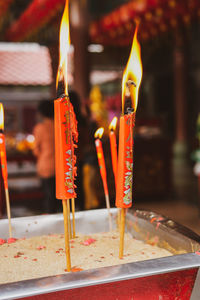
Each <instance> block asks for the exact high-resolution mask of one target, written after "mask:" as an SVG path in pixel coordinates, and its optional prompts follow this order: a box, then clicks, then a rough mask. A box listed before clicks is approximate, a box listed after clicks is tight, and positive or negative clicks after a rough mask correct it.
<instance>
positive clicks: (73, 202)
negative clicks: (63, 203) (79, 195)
mask: <svg viewBox="0 0 200 300" xmlns="http://www.w3.org/2000/svg"><path fill="white" fill-rule="evenodd" d="M71 201H72V228H73V236H72V237H73V239H74V238H75V237H76V229H75V199H74V198H72V199H71Z"/></svg>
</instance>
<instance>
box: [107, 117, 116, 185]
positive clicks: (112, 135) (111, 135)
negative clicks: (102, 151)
mask: <svg viewBox="0 0 200 300" xmlns="http://www.w3.org/2000/svg"><path fill="white" fill-rule="evenodd" d="M116 126H117V117H114V118H113V119H112V121H111V123H110V125H109V130H110V133H109V138H110V151H111V158H112V167H113V173H114V177H115V188H116V186H117V141H116V135H115V129H116Z"/></svg>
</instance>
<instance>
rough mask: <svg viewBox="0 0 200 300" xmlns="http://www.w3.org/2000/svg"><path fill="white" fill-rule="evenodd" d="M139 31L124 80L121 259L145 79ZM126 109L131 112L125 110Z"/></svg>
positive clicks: (118, 199)
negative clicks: (139, 99)
mask: <svg viewBox="0 0 200 300" xmlns="http://www.w3.org/2000/svg"><path fill="white" fill-rule="evenodd" d="M137 31H138V26H137V27H136V30H135V34H134V38H133V43H132V48H131V53H130V56H129V59H128V63H127V65H126V68H125V70H124V74H123V79H122V116H121V117H120V128H119V153H118V169H117V170H118V177H117V191H116V206H117V207H118V208H121V217H120V247H119V257H120V258H122V257H123V252H124V232H125V216H126V209H127V208H129V207H131V206H132V184H133V174H132V173H133V127H134V124H135V112H136V109H137V102H138V92H139V87H140V83H141V79H142V63H141V54H140V45H139V43H138V41H137ZM127 88H128V96H129V97H130V98H131V102H130V104H129V105H126V104H127V103H125V97H126V96H127V95H126V90H127ZM125 107H127V108H126V109H125ZM119 172H120V175H119Z"/></svg>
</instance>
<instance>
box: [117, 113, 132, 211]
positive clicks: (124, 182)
mask: <svg viewBox="0 0 200 300" xmlns="http://www.w3.org/2000/svg"><path fill="white" fill-rule="evenodd" d="M134 123H135V114H134V113H133V112H131V113H129V114H127V115H124V116H121V117H120V130H119V158H118V170H119V174H120V175H119V178H118V181H117V191H116V206H117V207H120V208H129V207H131V206H132V183H133V126H134Z"/></svg>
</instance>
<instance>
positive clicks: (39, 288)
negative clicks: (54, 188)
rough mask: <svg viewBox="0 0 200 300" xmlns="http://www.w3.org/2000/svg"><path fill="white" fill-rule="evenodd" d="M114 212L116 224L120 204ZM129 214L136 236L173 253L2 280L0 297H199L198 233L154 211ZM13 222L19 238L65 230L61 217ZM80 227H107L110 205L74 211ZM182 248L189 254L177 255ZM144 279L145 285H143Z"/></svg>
mask: <svg viewBox="0 0 200 300" xmlns="http://www.w3.org/2000/svg"><path fill="white" fill-rule="evenodd" d="M111 212H112V218H113V226H115V225H116V218H117V209H115V208H113V209H111ZM126 219H127V224H126V230H127V231H128V232H130V233H131V234H132V236H133V237H135V238H137V239H140V240H144V241H146V242H152V243H156V244H158V246H161V247H163V248H166V249H168V250H170V251H172V252H173V253H174V255H173V256H170V257H163V258H159V259H153V260H146V261H140V262H134V263H128V264H123V265H117V266H112V267H104V268H99V269H93V270H87V271H82V272H79V273H68V274H64V275H60V276H51V277H46V278H39V279H33V280H26V281H20V282H16V283H10V284H3V285H0V299H6V300H8V299H19V298H20V299H59V298H60V297H61V298H60V299H65V298H64V297H66V299H68V300H69V299H75V298H76V299H104V298H105V299H109V300H110V299H132V298H133V299H137V300H140V299H141V300H143V299H144V300H145V299H148V300H151V299H152V300H154V299H158V300H161V299H162V300H164V299H185V300H186V299H192V300H198V299H200V271H199V267H200V253H199V251H200V237H199V236H198V235H197V234H195V233H194V232H192V231H191V230H189V229H187V228H185V227H183V226H180V225H179V224H177V223H175V222H174V221H172V220H170V219H168V218H166V217H163V216H161V215H158V214H155V213H153V212H148V211H141V210H136V211H132V210H130V211H129V212H128V214H127V218H126ZM12 227H13V235H14V236H15V237H16V238H21V237H31V236H38V235H44V234H49V233H52V234H53V233H63V231H64V228H63V216H62V214H55V215H42V216H32V217H23V218H15V219H12ZM76 231H77V232H79V233H87V234H91V233H96V232H105V231H108V215H107V210H106V209H99V210H90V211H84V212H78V213H76ZM0 237H1V238H7V237H8V224H7V220H1V221H0ZM183 252H184V253H185V254H179V253H183ZM144 282H145V285H146V289H145V290H144V288H143V289H142V286H143V285H144ZM183 287H184V288H187V292H186V293H184V296H181V295H182V294H181V293H182V291H183ZM108 288H109V292H108V291H107V289H108ZM141 289H142V290H141ZM97 291H98V292H97ZM148 293H149V294H148ZM83 295H84V296H83ZM152 295H153V298H151V297H152ZM175 295H176V297H177V298H175ZM177 295H178V296H177ZM135 296H136V298H134V297H135ZM27 297H28V298H27ZM62 297H63V298H62ZM74 297H75V298H74ZM116 297H117V298H116ZM120 297H121V298H120ZM131 297H132V298H131ZM167 297H168V298H167ZM169 297H171V298H169ZM173 297H174V298H173ZM178 297H181V298H178ZM190 297H191V298H190Z"/></svg>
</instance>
